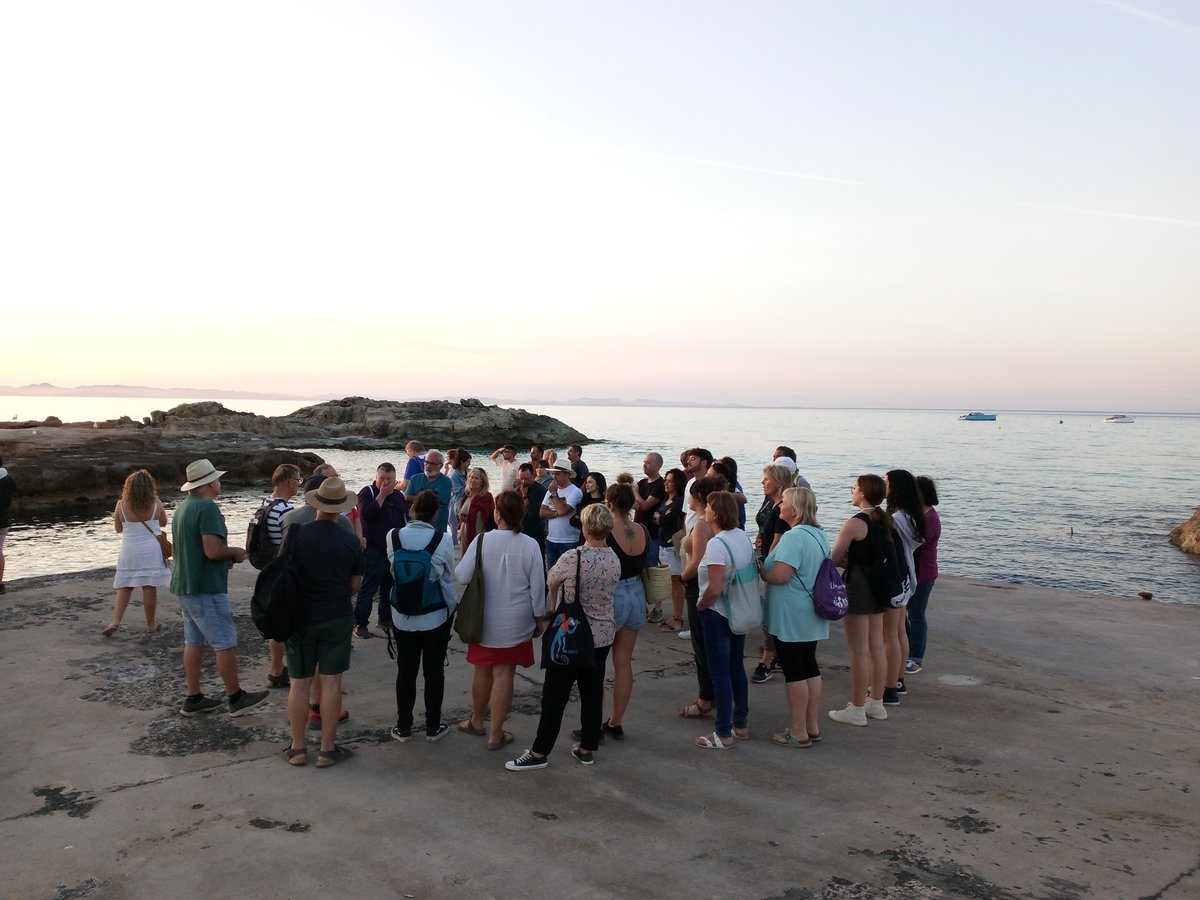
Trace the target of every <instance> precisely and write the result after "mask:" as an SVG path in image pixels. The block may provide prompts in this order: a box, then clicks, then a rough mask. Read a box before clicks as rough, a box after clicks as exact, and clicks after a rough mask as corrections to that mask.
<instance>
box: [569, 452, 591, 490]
mask: <svg viewBox="0 0 1200 900" xmlns="http://www.w3.org/2000/svg"><path fill="white" fill-rule="evenodd" d="M571 471H573V472H574V473H575V476H574V477H573V478H572V479H571V484H573V485H575V487H577V488H579V489H580V490H583V483H584V481H586V480H587V477H588V467H587V463H585V462H584V461H583V460H582V459H577V460H574V461H573V462H571Z"/></svg>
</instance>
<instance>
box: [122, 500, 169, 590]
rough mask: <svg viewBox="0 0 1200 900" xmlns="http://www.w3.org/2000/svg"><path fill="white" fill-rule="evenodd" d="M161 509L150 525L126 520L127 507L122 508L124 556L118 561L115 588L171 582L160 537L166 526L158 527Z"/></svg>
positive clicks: (155, 509)
mask: <svg viewBox="0 0 1200 900" xmlns="http://www.w3.org/2000/svg"><path fill="white" fill-rule="evenodd" d="M158 508H159V505H158V504H157V503H156V504H155V506H154V512H153V513H152V514H151V516H150V519H149V520H147V521H146V522H141V521H130V520H129V519H127V518H125V505H124V504H121V511H120V516H121V519H122V521H123V523H124V524H123V525H122V527H121V554H120V555H119V556H118V557H117V577H116V578H114V579H113V587H115V588H137V587H157V586H158V585H160V584H165V583H166V582H168V581H170V579H171V570H170V569H169V568H168V567H167V564H166V563H164V562H163V558H162V548H161V547H159V545H158V536H159V535H160V534H162V526H161V525H159V524H158Z"/></svg>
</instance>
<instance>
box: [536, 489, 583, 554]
mask: <svg viewBox="0 0 1200 900" xmlns="http://www.w3.org/2000/svg"><path fill="white" fill-rule="evenodd" d="M551 493H557V494H558V495H559V497H561V498H562V500H563V502H564V503H566V504H567V506H569V507H571V509H572V510H577V509H579V504H580V503H582V502H583V491H581V490H580V489H579V488H577V487H575V485H573V484H568V485H567V486H566V487H565V488H560V487H554V488H552V489H551V490H549V491H546V499H545V500H543V501H542V506H549V507H550V508H551V509H553V508H554V504H553V503H552V502H551V500H550V494H551ZM548 522H549V527H548V528H547V529H546V540H548V541H550V543H552V544H578V543H579V537H580V534H579V529H578V528H572V527H571V517H570V516H558V517H556V518H553V519H550V520H548Z"/></svg>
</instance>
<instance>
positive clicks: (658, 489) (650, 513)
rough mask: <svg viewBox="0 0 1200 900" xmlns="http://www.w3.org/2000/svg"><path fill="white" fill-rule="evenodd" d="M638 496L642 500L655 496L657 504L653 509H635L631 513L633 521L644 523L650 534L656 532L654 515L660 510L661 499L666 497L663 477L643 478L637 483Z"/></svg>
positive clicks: (661, 505)
mask: <svg viewBox="0 0 1200 900" xmlns="http://www.w3.org/2000/svg"><path fill="white" fill-rule="evenodd" d="M637 492H638V496H639V497H640V498H641V499H642V500H646V499H648V498H650V497H657V498H658V504H657V505H656V506H655V507H654V508H653V509H646V510H641V509H639V510H637V511H636V512H635V513H634V514H633V521H635V522H637V523H638V524H639V525H645V526H646V528H647V530H649V532H650V533H651V534H658V528H657V527H656V526H655V523H654V517H655V516H656V515H658V513H659V512H660V511H661V510H662V507H663V501H664V500H666V499H667V486H666V482H665V480H664V479H663V478H661V477H660V478H657V479H655V480H654V481H650V480H649V479H648V478H643V479H641V480H640V481H638V483H637Z"/></svg>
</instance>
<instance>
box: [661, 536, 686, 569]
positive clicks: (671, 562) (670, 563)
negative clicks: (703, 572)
mask: <svg viewBox="0 0 1200 900" xmlns="http://www.w3.org/2000/svg"><path fill="white" fill-rule="evenodd" d="M658 562H659V565H662V566H666V567H667V568H668V569H670V570H671V574H672V575H682V574H683V563H681V562H680V561H679V553H678V551H677V550H676V549H675V548H674V547H672V546H671V545H670V544H667V545H666V546H665V547H663V548H662V549H660V550H659V551H658Z"/></svg>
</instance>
